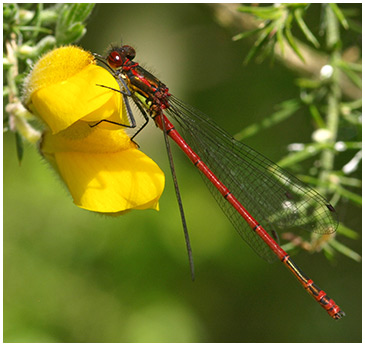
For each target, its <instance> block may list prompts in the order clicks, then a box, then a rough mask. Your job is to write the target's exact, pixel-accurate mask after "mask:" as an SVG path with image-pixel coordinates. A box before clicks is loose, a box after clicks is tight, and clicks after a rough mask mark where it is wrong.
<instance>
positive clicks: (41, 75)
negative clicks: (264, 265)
mask: <svg viewBox="0 0 365 346" xmlns="http://www.w3.org/2000/svg"><path fill="white" fill-rule="evenodd" d="M95 63H96V62H95V59H94V57H93V55H92V54H91V53H90V52H87V51H84V50H83V49H81V48H79V47H76V46H66V47H60V48H57V49H54V50H52V51H50V52H48V53H47V54H45V55H44V56H42V57H41V58H40V59H39V60H38V61H37V63H36V64H35V65H34V67H33V69H32V71H31V72H30V74H29V75H28V76H27V78H26V80H25V83H24V102H25V104H28V103H29V102H30V98H31V96H32V93H33V92H36V91H37V90H39V89H42V88H46V87H49V86H50V85H52V84H56V83H59V82H62V81H65V80H67V79H68V78H70V77H72V76H74V75H75V74H77V73H78V72H80V71H81V70H83V69H84V68H85V67H87V66H89V65H90V64H94V65H95Z"/></svg>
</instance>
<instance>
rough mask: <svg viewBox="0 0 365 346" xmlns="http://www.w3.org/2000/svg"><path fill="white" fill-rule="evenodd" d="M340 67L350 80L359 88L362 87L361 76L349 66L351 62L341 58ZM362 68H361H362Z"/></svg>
mask: <svg viewBox="0 0 365 346" xmlns="http://www.w3.org/2000/svg"><path fill="white" fill-rule="evenodd" d="M338 67H339V68H340V69H341V70H342V71H343V72H344V73H345V74H346V75H347V77H349V78H350V80H351V81H352V82H353V83H354V84H355V85H356V86H357V87H358V88H359V89H361V87H362V80H361V76H359V75H358V74H357V73H356V72H354V70H353V69H352V68H351V67H352V66H349V64H348V63H347V62H345V61H343V60H341V61H340V62H339V64H338ZM360 70H361V68H360Z"/></svg>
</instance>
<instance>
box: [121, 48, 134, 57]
mask: <svg viewBox="0 0 365 346" xmlns="http://www.w3.org/2000/svg"><path fill="white" fill-rule="evenodd" d="M122 49H123V51H124V53H125V56H126V57H127V58H128V59H129V60H133V59H134V58H135V57H136V51H135V50H134V48H133V47H131V46H123V47H122Z"/></svg>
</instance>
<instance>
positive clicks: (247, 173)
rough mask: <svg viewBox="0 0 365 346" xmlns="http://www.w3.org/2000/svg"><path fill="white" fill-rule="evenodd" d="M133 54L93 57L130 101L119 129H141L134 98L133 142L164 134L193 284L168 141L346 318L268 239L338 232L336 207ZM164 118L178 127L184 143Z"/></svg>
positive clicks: (242, 222)
mask: <svg viewBox="0 0 365 346" xmlns="http://www.w3.org/2000/svg"><path fill="white" fill-rule="evenodd" d="M135 55H136V53H135V50H134V48H132V47H131V46H127V45H124V46H121V47H113V48H112V49H111V50H110V52H109V54H108V56H107V58H104V57H102V56H100V55H97V54H95V56H96V58H97V59H98V60H99V61H101V62H102V63H104V64H105V66H106V67H107V69H108V70H109V71H110V72H111V73H112V74H113V75H114V77H115V78H116V80H117V82H118V84H119V87H120V89H119V90H115V89H113V90H115V91H117V92H120V93H121V94H122V96H123V99H124V102H125V106H126V109H127V113H128V115H129V120H130V124H129V125H123V124H117V125H121V126H125V127H129V128H136V121H135V119H134V117H133V114H132V111H131V108H130V104H129V99H132V100H133V101H134V103H135V105H136V106H137V107H138V109H139V110H140V112H141V113H142V115H143V117H144V118H145V123H144V124H143V125H142V126H141V127H140V128H139V129H138V130H137V131H136V132H135V133H134V135H133V136H132V139H133V138H135V137H136V135H137V134H138V133H139V132H140V131H141V130H142V129H143V128H144V127H145V126H146V124H147V122H148V120H149V118H150V117H151V118H152V119H153V120H154V121H155V123H156V125H157V126H158V127H159V128H160V129H161V130H163V132H164V137H165V142H166V146H167V149H168V155H169V159H170V165H171V170H172V174H173V179H174V184H175V190H176V193H177V197H178V202H179V207H180V213H181V216H182V222H183V228H184V233H185V239H186V244H187V249H188V254H189V260H190V267H191V272H192V276H193V278H194V266H193V260H192V254H191V247H190V241H189V235H188V232H187V227H186V223H185V217H184V212H183V208H182V203H181V198H180V194H179V190H178V187H177V181H176V176H175V171H174V168H173V161H172V156H171V151H170V147H169V142H168V137H170V138H171V139H172V140H173V141H174V142H175V143H176V144H177V145H178V146H179V147H180V148H181V149H182V150H183V151H184V153H185V154H186V155H187V156H188V157H189V159H190V160H191V161H192V163H193V164H194V165H195V166H196V167H197V168H198V170H199V171H200V172H201V173H202V175H203V177H204V179H205V182H206V183H207V186H208V188H209V190H210V191H211V193H212V194H213V196H214V197H215V198H216V200H217V202H218V204H219V205H220V207H221V208H222V209H223V211H224V212H225V214H226V215H227V217H228V218H229V220H230V221H231V222H232V224H233V226H234V227H235V228H236V230H237V231H238V233H239V235H240V236H241V237H242V238H243V239H244V240H245V241H246V242H247V243H248V244H249V245H250V246H251V248H253V250H255V251H256V252H257V254H258V255H259V256H261V257H262V258H264V259H265V260H267V261H268V262H272V261H273V260H274V259H277V258H279V259H280V260H281V261H282V262H283V263H284V264H285V265H286V267H287V268H288V269H289V270H290V271H291V272H292V273H293V274H294V276H295V277H296V278H297V280H298V281H299V282H300V283H301V285H302V286H303V287H304V288H305V289H306V291H307V292H308V293H309V294H310V295H311V296H312V297H313V298H314V299H315V300H316V301H317V302H318V303H319V304H320V305H321V306H322V307H323V308H324V309H325V310H326V311H327V312H328V314H329V315H330V316H331V317H333V318H334V319H340V318H341V317H342V316H344V315H345V313H344V312H343V311H342V310H341V309H340V308H339V306H338V305H336V303H335V302H334V301H333V300H332V299H331V298H329V297H328V296H327V294H326V293H325V292H324V291H323V290H321V289H320V288H319V287H318V286H316V285H315V284H314V283H313V281H312V280H311V279H310V278H309V277H308V276H307V275H305V274H304V273H303V271H302V270H301V269H300V268H299V267H298V266H297V265H296V264H295V263H294V262H293V260H292V259H291V258H290V256H289V255H288V254H287V253H286V252H285V251H284V250H283V249H282V248H281V247H280V245H279V244H278V243H277V241H275V240H274V239H273V237H272V236H270V233H274V234H276V233H277V232H280V231H281V230H286V231H287V230H289V229H292V228H298V227H299V228H302V229H305V230H307V231H312V232H316V233H319V234H322V235H324V234H330V233H333V232H335V231H336V228H337V226H338V220H337V215H336V212H335V209H334V208H333V206H332V205H331V204H330V203H328V202H327V201H326V200H325V199H324V198H323V197H322V196H321V195H320V194H319V193H318V192H316V191H315V190H314V189H312V188H310V187H309V186H307V185H305V184H304V183H302V182H301V181H300V180H298V179H297V178H296V177H294V176H293V175H291V174H290V173H288V172H286V171H285V170H283V169H282V168H280V167H279V166H277V165H276V164H275V163H273V162H271V161H270V160H268V159H267V158H265V157H264V156H262V155H261V154H259V153H257V152H256V151H254V150H253V149H251V148H250V147H248V146H246V145H245V144H243V143H241V142H238V141H236V140H235V139H234V138H233V137H231V136H230V135H229V134H227V133H226V132H225V131H223V130H222V129H221V128H220V127H218V126H217V125H216V124H215V123H214V122H213V121H212V120H211V119H209V118H208V117H207V116H206V115H204V114H203V113H201V112H199V111H198V110H196V109H194V108H193V107H191V106H188V105H186V104H185V103H183V102H182V101H180V100H179V99H177V98H176V97H174V96H173V95H172V94H170V92H169V90H168V88H167V87H166V85H165V84H164V83H162V82H161V81H160V80H158V79H157V78H156V77H155V76H154V75H152V74H151V73H150V72H148V71H146V70H145V69H144V68H143V67H141V66H140V65H139V64H138V63H137V62H135V61H134V60H133V59H134V58H135ZM101 86H102V85H101ZM104 87H105V86H104ZM109 89H110V88H109ZM165 114H166V115H167V116H169V117H171V119H173V120H174V121H175V122H176V123H177V124H178V126H179V128H180V129H181V132H182V133H183V135H184V136H183V137H182V136H181V135H180V134H179V132H178V131H177V130H176V129H175V127H174V125H173V124H172V123H171V122H170V120H169V119H168V118H167V116H166V115H165ZM101 121H107V120H101ZM98 123H100V122H98ZM98 123H97V124H98ZM97 124H94V125H93V126H96V125H97ZM258 221H260V223H259V222H258Z"/></svg>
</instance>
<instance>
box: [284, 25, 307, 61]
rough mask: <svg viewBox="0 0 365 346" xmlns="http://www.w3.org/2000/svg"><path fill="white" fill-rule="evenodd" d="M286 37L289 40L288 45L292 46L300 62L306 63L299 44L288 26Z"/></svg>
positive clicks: (285, 31)
mask: <svg viewBox="0 0 365 346" xmlns="http://www.w3.org/2000/svg"><path fill="white" fill-rule="evenodd" d="M284 33H285V37H286V39H287V40H288V43H289V45H290V47H291V48H292V49H293V50H294V52H295V53H296V54H297V56H298V57H299V59H300V60H302V61H303V62H305V60H304V58H303V55H302V53H301V52H300V50H299V48H298V46H297V44H296V43H295V39H294V37H293V35H292V33H291V31H290V28H289V27H288V26H286V28H285V30H284Z"/></svg>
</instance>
